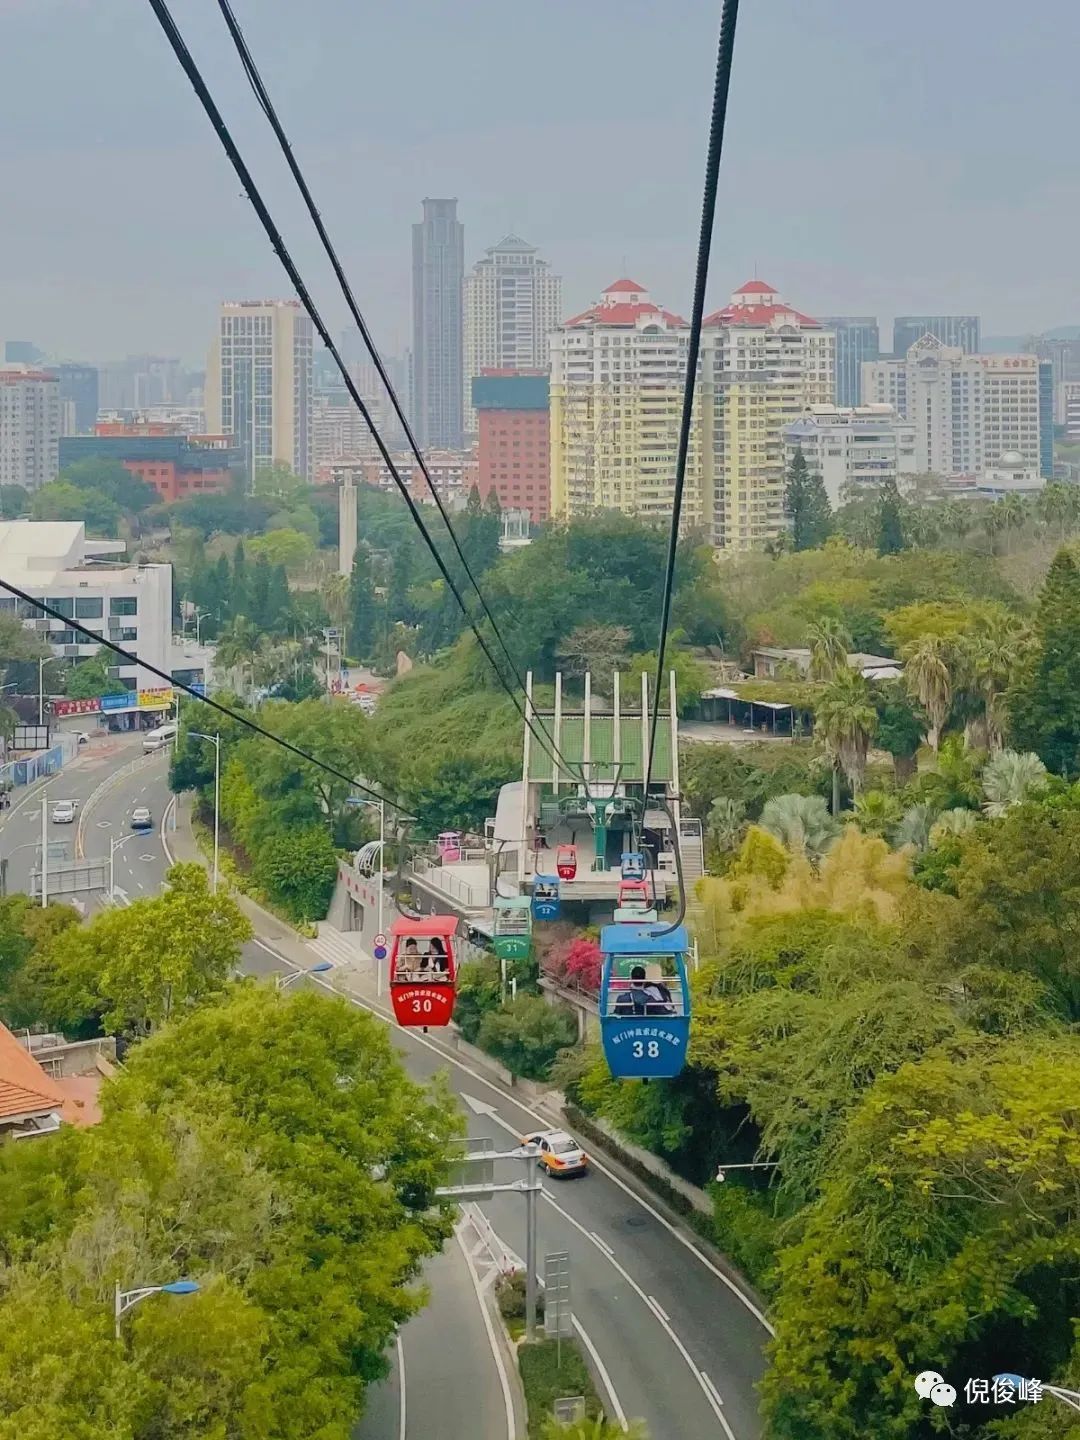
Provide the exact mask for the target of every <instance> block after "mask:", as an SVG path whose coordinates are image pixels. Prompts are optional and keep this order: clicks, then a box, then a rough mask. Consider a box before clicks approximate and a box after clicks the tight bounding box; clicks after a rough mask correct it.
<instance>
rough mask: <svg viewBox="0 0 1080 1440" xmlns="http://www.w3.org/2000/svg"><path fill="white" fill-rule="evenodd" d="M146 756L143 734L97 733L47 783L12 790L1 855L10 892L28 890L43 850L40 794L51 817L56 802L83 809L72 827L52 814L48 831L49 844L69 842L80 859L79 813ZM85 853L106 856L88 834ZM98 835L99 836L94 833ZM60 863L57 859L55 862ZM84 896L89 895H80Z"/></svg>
mask: <svg viewBox="0 0 1080 1440" xmlns="http://www.w3.org/2000/svg"><path fill="white" fill-rule="evenodd" d="M141 755H142V741H141V737H140V736H137V735H132V736H128V735H122V736H121V735H102V736H95V737H94V738H93V739H92V740H90V742H89V743H88V744H87V745H84V746H83V747H82V749H81V750H80V751H79V754H78V755H77V756H76V757H75V759H74V760H72V761H71V763H70V764H68V765H66V766H65V767H64V769H63V770H62V771H61V772H60V773H59V774H58V775H53V776H51V777H50V778H49V779H48V780H47V781H46V782H44V784H43V783H42V782H41V781H37V782H35V784H33V785H31V786H30V787H29V788H28V789H18V790H15V791H13V792H12V801H11V809H10V810H6V811H4V812H3V814H2V816H0V857H2V858H3V859H6V860H7V862H8V864H7V889H8V893H9V894H14V893H15V892H16V891H20V890H21V891H23V892H25V893H29V890H30V872H31V870H33V869H36V868H37V864H38V855H39V853H40V849H41V797H42V794H43V793H44V795H45V803H46V809H47V811H48V812H49V815H50V817H51V813H52V807H53V805H54V804H55V803H56V801H57V800H76V801H78V802H79V808H78V810H77V812H76V822H75V823H74V824H71V825H54V824H53V823H52V819H51V818H50V819H49V821H48V824H47V834H48V839H49V842H50V844H55V843H60V844H64V845H66V851H67V854H66V858H67V859H69V860H76V859H78V858H80V856H79V853H78V843H79V825H78V816H79V815H80V814H81V812H82V810H83V808H84V807H85V805H86V803H87V801H88V800H89V799H90V797H91V796H92V795H93V794H94V792H95V791H96V790H97V789H98V788H99V786H101V785H102V784H103V783H105V782H106V781H108V780H110V779H111V778H112V777H114V776H115V775H116V773H117V771H119V770H122V769H123V768H124V766H125V765H128V764H130V763H131V762H132V761H134V760H137V759H138V757H140V756H141ZM84 838H85V844H86V849H85V857H86V858H87V859H94V858H96V857H97V856H98V855H100V854H102V853H104V854H106V855H107V854H108V845H107V844H106V845H105V846H104V848H103V847H102V846H100V845H98V844H94V843H92V841H91V837H90V836H89V835H86V836H85V837H84ZM94 839H96V837H94ZM55 863H59V861H57V862H55ZM80 898H81V899H84V900H85V899H86V898H87V897H86V896H81V897H80Z"/></svg>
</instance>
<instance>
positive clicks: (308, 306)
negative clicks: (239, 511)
mask: <svg viewBox="0 0 1080 1440" xmlns="http://www.w3.org/2000/svg"><path fill="white" fill-rule="evenodd" d="M148 4H149V5H150V8H151V9H152V10H153V12H154V15H155V17H156V19H157V21H158V24H159V25H160V26H161V29H162V31H163V32H164V34H165V38H166V39H167V40H168V42H169V45H170V46H171V48H172V51H173V54H174V55H175V56H176V59H177V61H178V62H179V64H180V67H181V69H182V70H183V71H184V74H185V75H186V76H187V78H188V80H189V81H190V83H191V87H192V89H193V90H194V91H195V94H196V95H197V97H198V99H199V102H200V103H201V105H202V107H203V110H204V111H205V113H206V116H207V119H208V120H209V121H210V124H211V126H212V127H213V129H214V132H215V133H216V135H217V137H218V139H219V140H220V141H221V144H222V147H223V149H224V150H225V153H226V155H227V156H228V158H229V161H230V163H231V165H232V167H233V169H234V170H235V171H236V174H237V177H238V179H239V180H240V183H241V184H242V185H243V187H244V190H245V193H246V196H247V198H248V199H249V200H250V201H251V204H252V206H253V208H254V210H255V213H256V215H257V216H258V217H259V221H260V223H261V224H262V227H263V230H264V231H265V232H266V237H267V239H268V240H269V241H270V244H271V247H272V248H273V250H274V252H275V254H276V255H277V257H278V259H279V260H280V261H281V264H282V266H283V268H284V270H285V273H286V274H287V275H288V277H289V280H290V282H291V283H292V286H293V288H294V290H295V291H296V294H297V297H298V299H299V300H300V303H301V305H302V306H303V307H304V309H305V311H306V312H307V315H308V318H309V319H310V320H311V323H312V324H313V325H314V327H315V329H316V330H317V331H318V334H319V338H320V339H321V340H322V342H323V344H324V345H325V347H326V349H327V350H328V351H329V352H330V355H331V357H332V358H333V360H334V363H335V364H336V365H337V367H338V370H339V372H340V374H341V377H342V379H343V380H344V382H345V388H346V389H347V390H348V392H349V396H350V398H351V400H352V402H353V404H354V405H355V406H356V408H357V409H358V410H359V411H360V414H361V416H362V417H363V419H364V421H365V423H366V424H367V427H368V430H369V431H370V432H371V436H372V438H373V439H374V441H375V444H376V446H377V448H378V451H379V454H380V455H381V456H382V459H383V461H384V463H385V464H386V466H387V468H388V470H389V471H390V474H391V476H392V477H393V480H394V483H395V484H396V485H397V487H398V490H399V491H400V492H401V496H402V498H403V499H404V501H405V504H406V506H407V507H408V510H409V514H410V516H411V518H412V520H413V523H414V524H415V525H416V527H417V529H418V530H419V531H420V534H421V536H422V537H423V539H424V543H425V544H426V545H427V548H428V550H429V552H430V553H431V556H432V559H433V560H434V561H435V563H436V565H437V566H438V568H439V573H440V574H441V575H442V577H443V580H444V581H445V582H446V585H447V587H448V588H449V590H450V593H451V594H452V595H453V597H454V599H455V600H456V601H457V603H458V606H459V607H460V609H461V613H462V614H463V615H464V616H465V619H466V621H467V622H468V625H469V628H470V630H471V631H472V633H473V635H474V636H475V637H476V641H477V643H478V644H479V646H480V648H481V650H482V651H483V653H484V656H485V657H486V659H487V661H488V664H489V665H490V666H491V668H492V671H493V672H494V674H495V677H496V679H497V680H498V681H499V684H500V685H501V686H502V688H503V690H505V691H506V693H507V695H509V697H510V700H511V702H512V703H513V706H514V708H515V710H517V712H518V714H519V715H520V716H521V718H522V719H523V720H524V722H525V725H526V728H527V729H528V730H529V731H530V733H531V734H532V735H533V737H534V738H535V740H536V741H537V743H538V744H539V745H540V747H541V749H542V750H543V751H544V753H545V754H546V755H547V756H548V757H549V758H550V759H551V762H552V764H553V765H555V766H556V767H559V766H561V767H562V768H563V769H564V770H565V771H566V772H567V774H568V775H569V776H571V777H573V774H574V772H573V767H572V766H571V765H570V764H569V762H568V761H567V760H566V759H565V758H564V757H562V756H561V755H559V754H558V751H555V752H554V753H553V752H552V750H551V748H549V745H548V743H547V737H546V736H545V735H543V734H542V733H541V732H538V731H537V730H536V728H535V726H534V725H533V723H532V721H531V720H530V718H529V715H528V713H527V711H526V710H525V708H524V707H523V706H522V704H521V701H520V700H519V699H518V697H517V695H516V693H515V692H514V690H513V689H512V688H511V687H510V686H509V685H508V684H507V682H506V677H505V676H504V675H503V673H502V670H501V669H500V668H499V665H498V664H497V662H496V660H495V657H494V655H493V654H492V653H491V649H490V648H489V646H488V644H487V641H486V640H485V639H484V637H483V635H482V634H481V633H480V630H479V628H478V627H477V625H476V622H475V621H474V620H473V618H472V616H471V614H470V613H469V609H468V606H467V605H466V604H465V601H464V599H463V598H462V595H461V592H460V591H459V589H458V587H457V585H456V584H455V583H454V580H453V577H452V576H451V574H450V571H449V570H448V569H447V567H446V564H445V562H444V561H443V558H442V556H441V555H440V554H439V551H438V547H437V546H436V545H435V542H434V540H433V539H432V538H431V535H430V533H429V532H428V529H427V526H426V525H425V523H424V520H423V517H422V516H421V514H420V512H419V510H418V509H417V506H416V502H415V501H414V500H413V498H412V496H411V495H410V494H409V489H408V486H407V485H406V484H405V483H404V481H403V480H402V478H401V476H400V474H399V473H398V470H397V467H396V466H395V464H394V462H393V460H392V458H391V456H390V451H389V450H388V449H387V447H386V443H385V441H384V440H383V438H382V436H381V435H380V433H379V429H378V427H377V426H376V424H375V422H374V420H373V419H372V418H371V414H370V412H369V410H368V408H367V406H366V405H365V404H364V401H363V398H362V397H361V395H360V392H359V390H358V389H357V388H356V383H355V381H354V380H353V378H352V376H351V375H350V374H349V370H348V367H347V366H346V364H345V362H344V360H343V359H342V357H341V353H340V351H339V350H338V347H337V346H336V345H335V343H334V341H333V339H332V337H331V335H330V331H329V330H328V329H327V326H326V323H325V321H324V320H323V318H322V315H321V313H320V312H319V309H318V307H317V306H316V304H315V301H314V300H313V299H312V297H311V294H310V292H309V290H308V288H307V286H306V284H305V283H304V279H303V276H302V275H301V274H300V271H299V270H298V269H297V267H296V264H295V262H294V261H293V258H292V256H291V254H290V253H289V250H288V248H287V247H286V244H285V241H284V239H283V237H282V235H281V233H280V231H279V230H278V229H277V226H276V225H275V224H274V219H273V216H272V215H271V213H270V211H269V209H268V208H267V206H266V202H265V201H264V200H263V198H262V195H261V193H260V191H259V188H258V186H257V185H256V184H255V180H254V177H253V176H252V174H251V172H250V170H249V169H248V167H247V164H246V163H245V161H244V158H243V156H242V155H241V154H240V151H239V149H238V148H237V145H236V142H235V140H234V139H233V137H232V133H231V131H230V130H229V127H228V125H226V123H225V121H224V119H223V117H222V115H221V112H220V110H219V109H218V107H217V104H216V103H215V101H214V97H213V96H212V95H211V93H210V90H209V88H208V87H207V84H206V81H205V80H204V79H203V76H202V72H201V71H200V69H199V67H198V65H197V64H196V63H195V59H194V57H193V56H192V54H191V51H190V50H189V49H188V47H187V43H186V42H185V40H184V37H183V36H182V35H181V33H180V31H179V29H178V28H177V25H176V22H175V20H174V19H173V17H172V14H171V13H170V11H169V7H168V5H167V4H166V3H165V0H148ZM140 663H142V662H140ZM144 668H149V667H144Z"/></svg>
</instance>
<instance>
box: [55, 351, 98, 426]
mask: <svg viewBox="0 0 1080 1440" xmlns="http://www.w3.org/2000/svg"><path fill="white" fill-rule="evenodd" d="M49 369H50V370H51V371H52V372H53V373H54V374H55V375H56V378H57V379H58V380H59V381H60V433H61V435H89V434H90V431H91V430H93V428H94V425H95V424H96V423H97V417H98V372H97V369H96V367H95V366H93V365H68V364H64V365H50V367H49Z"/></svg>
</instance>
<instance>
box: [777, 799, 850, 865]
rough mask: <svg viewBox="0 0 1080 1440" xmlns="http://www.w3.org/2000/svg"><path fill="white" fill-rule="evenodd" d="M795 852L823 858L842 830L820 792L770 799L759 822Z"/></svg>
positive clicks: (812, 858) (810, 857)
mask: <svg viewBox="0 0 1080 1440" xmlns="http://www.w3.org/2000/svg"><path fill="white" fill-rule="evenodd" d="M758 823H759V824H760V826H761V828H762V829H763V830H767V831H768V832H769V834H770V835H773V836H775V837H776V839H777V840H779V841H780V842H781V844H782V845H784V846H785V848H786V849H787V850H788V851H790V853H791V854H792V855H805V856H806V857H807V859H809V860H815V861H816V860H820V859H821V857H822V856H823V855H824V854H825V852H826V851H827V850H828V848H829V846H830V845H831V844H832V843H833V841H834V840H835V839H836V837H837V835H839V833H840V826H839V823H838V822H837V821H836V820H835V819H834V818H833V816H831V815H830V814H829V811H828V807H827V806H826V804H825V801H824V800H823V799H822V798H821V796H820V795H778V796H777V797H776V798H775V799H774V800H768V801H766V803H765V807H764V809H763V810H762V812H761V819H760V821H759V822H758Z"/></svg>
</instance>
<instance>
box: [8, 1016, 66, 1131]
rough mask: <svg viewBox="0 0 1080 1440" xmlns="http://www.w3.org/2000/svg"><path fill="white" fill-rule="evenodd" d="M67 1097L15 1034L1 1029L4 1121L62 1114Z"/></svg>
mask: <svg viewBox="0 0 1080 1440" xmlns="http://www.w3.org/2000/svg"><path fill="white" fill-rule="evenodd" d="M63 1103H64V1096H63V1094H62V1093H61V1091H60V1089H59V1087H58V1086H57V1085H55V1084H54V1083H53V1081H52V1080H50V1079H49V1077H48V1075H46V1074H45V1071H44V1070H43V1069H42V1068H41V1066H40V1065H39V1064H38V1062H37V1061H36V1060H35V1059H34V1057H33V1056H32V1055H31V1054H30V1052H29V1051H28V1050H24V1049H23V1047H22V1046H21V1045H20V1044H19V1042H18V1041H17V1040H16V1039H15V1036H14V1035H12V1033H11V1031H10V1030H8V1029H6V1028H5V1027H4V1026H3V1025H0V1120H5V1119H14V1118H15V1116H16V1115H40V1114H46V1113H47V1112H48V1111H50V1110H59V1109H60V1108H61V1107H62V1105H63Z"/></svg>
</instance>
